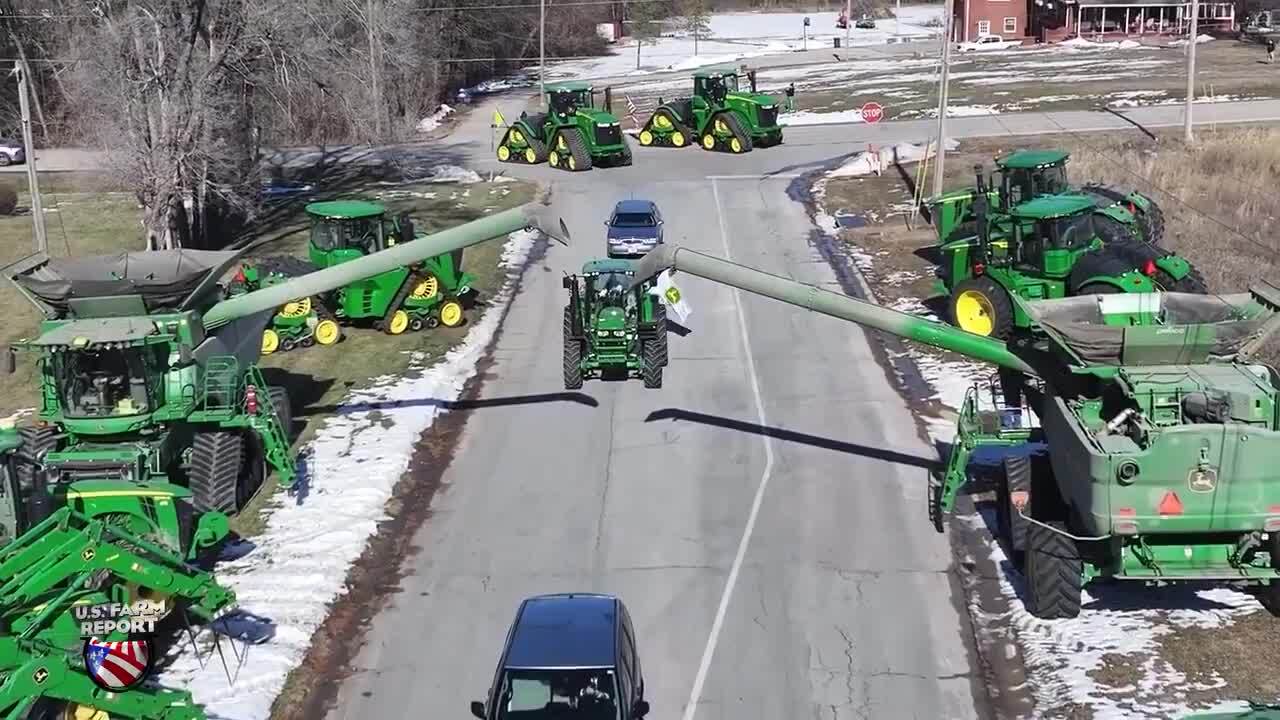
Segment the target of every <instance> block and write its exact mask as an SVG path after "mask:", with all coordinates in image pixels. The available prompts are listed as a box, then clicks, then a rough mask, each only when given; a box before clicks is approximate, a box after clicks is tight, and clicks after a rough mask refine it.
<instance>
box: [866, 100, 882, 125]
mask: <svg viewBox="0 0 1280 720" xmlns="http://www.w3.org/2000/svg"><path fill="white" fill-rule="evenodd" d="M860 112H861V113H862V119H863V120H864V121H865V122H869V123H877V122H880V118H883V117H884V108H883V107H881V105H880V103H878V102H869V103H867V104H866V105H863V106H862V110H861V111H860Z"/></svg>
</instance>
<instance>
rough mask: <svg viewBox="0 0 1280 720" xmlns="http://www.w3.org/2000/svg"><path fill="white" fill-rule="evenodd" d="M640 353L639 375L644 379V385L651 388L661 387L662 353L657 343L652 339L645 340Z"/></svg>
mask: <svg viewBox="0 0 1280 720" xmlns="http://www.w3.org/2000/svg"><path fill="white" fill-rule="evenodd" d="M641 355H642V358H641V362H642V366H641V368H640V377H641V378H643V379H644V386H645V387H646V388H651V389H656V388H660V387H662V355H661V354H660V350H659V348H658V344H657V343H656V342H654V341H653V340H648V341H645V342H644V343H643V347H642V349H641Z"/></svg>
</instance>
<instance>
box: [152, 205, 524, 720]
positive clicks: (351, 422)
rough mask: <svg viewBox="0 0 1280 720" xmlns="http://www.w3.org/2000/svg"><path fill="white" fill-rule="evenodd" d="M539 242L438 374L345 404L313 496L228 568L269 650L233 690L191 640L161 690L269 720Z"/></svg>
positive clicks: (386, 383) (316, 447)
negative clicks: (267, 626)
mask: <svg viewBox="0 0 1280 720" xmlns="http://www.w3.org/2000/svg"><path fill="white" fill-rule="evenodd" d="M535 238H536V234H534V233H531V232H525V231H520V232H516V233H513V234H512V235H511V236H510V239H509V240H508V242H507V245H506V248H505V249H504V251H503V254H502V264H503V266H504V267H505V268H506V269H507V281H506V284H505V285H504V287H503V289H502V290H501V291H500V292H499V293H498V294H497V296H496V297H495V298H494V303H493V304H492V305H491V306H490V307H489V309H488V310H486V311H485V313H484V315H483V316H482V317H481V318H480V319H479V320H478V321H477V322H476V324H475V326H474V327H473V328H472V329H471V331H470V332H468V333H467V337H466V339H465V341H464V342H463V343H462V344H461V345H460V346H458V347H457V348H455V349H454V350H451V351H449V352H448V353H447V354H446V355H445V356H444V358H443V359H441V361H440V362H439V363H438V364H435V365H432V366H427V365H426V361H427V360H428V359H427V358H425V357H422V356H416V357H415V358H414V366H413V367H411V370H410V372H409V373H407V374H405V375H404V376H400V377H392V376H388V377H383V378H378V379H377V380H376V381H375V385H374V386H373V387H372V388H370V389H368V390H361V391H357V392H354V393H352V394H351V395H350V396H348V397H347V398H346V399H345V400H344V401H343V403H342V406H341V407H339V408H338V410H337V411H336V413H335V414H334V416H333V417H331V418H329V419H328V420H327V421H326V422H325V424H324V426H323V427H321V428H320V430H319V432H318V433H317V434H316V437H315V439H314V440H312V441H311V442H310V443H308V445H307V447H306V448H305V450H304V458H305V464H304V468H303V474H304V476H303V477H302V478H301V482H303V483H304V484H305V485H304V486H305V488H306V494H305V499H304V500H297V499H294V498H292V497H286V496H284V495H280V496H277V497H276V498H275V499H274V500H273V503H272V505H273V506H272V507H271V508H270V514H269V516H268V517H267V526H266V529H265V530H264V531H263V532H262V534H261V535H259V536H258V537H255V538H253V542H254V543H255V547H254V548H253V550H252V551H251V552H249V554H248V555H245V556H244V557H242V558H239V559H236V560H232V561H229V562H225V563H220V564H219V565H218V579H219V580H220V581H221V582H222V583H224V584H225V585H227V586H228V587H230V588H231V589H232V590H234V591H235V593H236V597H237V599H238V600H239V603H240V606H241V607H242V608H243V609H244V610H246V611H248V612H250V613H253V614H254V615H257V616H259V617H262V618H267V619H269V620H270V621H271V622H272V623H274V626H275V632H274V635H273V636H272V637H271V638H270V639H268V640H267V641H266V642H265V643H263V644H261V645H256V646H254V647H253V648H251V649H248V651H247V652H242V658H243V665H242V667H240V669H239V673H238V683H237V684H236V685H234V686H229V685H228V683H227V678H226V676H225V675H224V670H223V667H222V663H221V662H219V661H218V660H217V659H214V658H207V657H206V658H205V660H204V662H205V666H204V667H203V668H202V667H201V666H200V662H199V660H198V659H197V658H196V657H195V655H194V653H192V652H191V650H190V646H189V644H188V645H187V646H185V647H184V648H183V650H182V651H181V653H180V655H179V656H178V657H177V658H176V659H175V661H174V663H173V665H171V666H170V667H169V668H167V669H166V670H165V671H164V672H163V673H161V674H160V675H159V678H158V679H159V681H160V682H162V683H165V684H167V685H171V686H175V687H187V688H188V689H190V690H191V692H192V694H193V695H194V696H195V699H196V701H197V702H199V703H202V704H204V705H205V707H206V711H207V712H208V713H209V714H210V716H211V717H226V718H236V720H267V718H268V717H269V716H270V714H271V705H272V703H273V702H274V701H275V699H276V696H277V695H278V694H279V692H280V689H281V688H282V687H283V686H284V680H285V676H286V675H287V674H288V673H289V671H290V670H292V669H293V668H295V667H297V666H298V664H299V663H300V662H301V661H302V658H303V656H304V655H305V654H306V652H307V649H308V647H309V646H310V644H311V637H312V634H313V633H314V632H315V631H316V629H317V628H318V627H319V626H320V624H321V623H322V622H323V621H324V619H325V617H326V616H327V615H328V612H329V606H330V604H331V603H333V602H335V601H336V600H337V599H338V598H339V597H341V596H342V595H343V594H344V592H345V587H344V583H345V581H346V577H347V572H348V570H349V568H350V567H351V564H352V563H354V562H355V561H356V559H357V558H359V556H360V554H361V553H362V552H363V550H364V547H365V544H366V543H367V542H368V540H369V538H370V537H371V536H372V535H373V534H374V532H376V530H377V526H378V523H379V522H381V521H383V520H386V519H387V517H388V516H387V513H386V503H387V501H388V500H389V499H390V498H391V493H392V490H393V488H394V487H395V485H396V483H397V482H398V481H399V479H400V477H401V476H402V475H403V474H404V472H405V469H406V468H407V467H408V464H409V460H410V458H411V457H412V454H413V449H414V445H415V443H416V442H417V440H418V438H419V437H420V436H421V435H422V433H423V431H425V430H426V429H427V428H428V427H430V426H431V425H432V423H433V422H434V421H435V419H436V418H437V417H439V415H440V414H441V413H444V412H446V410H445V409H444V408H443V407H442V406H443V404H444V403H446V402H448V401H452V400H455V399H457V397H458V395H459V394H460V393H461V392H462V389H463V386H464V384H465V383H466V382H467V380H468V379H470V378H471V377H472V376H473V375H475V373H476V363H477V361H478V360H479V359H480V356H481V355H482V354H483V353H484V351H485V348H486V347H487V346H488V345H489V341H490V340H491V339H492V338H493V335H494V333H495V331H496V330H497V328H498V322H499V320H500V319H501V315H502V311H503V308H504V307H505V306H506V305H507V303H508V302H509V301H510V299H511V296H512V292H513V291H514V282H515V279H516V277H517V275H518V273H519V269H520V267H521V266H522V265H523V263H524V261H525V259H526V258H528V255H529V252H530V250H531V249H532V248H533V245H534V240H535ZM424 400H425V402H424ZM318 538H323V542H317V541H316V540H317V539H318ZM233 617H234V616H233ZM210 638H211V631H209V630H207V629H206V630H204V631H202V633H201V635H200V637H199V638H197V641H198V642H203V643H206V644H208V643H210V642H211V640H210ZM203 652H204V653H205V654H208V652H209V650H207V649H206V650H204V651H203ZM228 662H229V664H233V663H235V662H236V661H235V660H229V661H228Z"/></svg>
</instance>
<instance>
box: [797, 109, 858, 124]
mask: <svg viewBox="0 0 1280 720" xmlns="http://www.w3.org/2000/svg"><path fill="white" fill-rule="evenodd" d="M860 122H863V120H862V111H861V110H840V111H838V112H829V113H820V112H811V111H809V110H801V111H799V112H793V113H785V114H783V115H779V116H778V124H779V125H838V124H841V123H860Z"/></svg>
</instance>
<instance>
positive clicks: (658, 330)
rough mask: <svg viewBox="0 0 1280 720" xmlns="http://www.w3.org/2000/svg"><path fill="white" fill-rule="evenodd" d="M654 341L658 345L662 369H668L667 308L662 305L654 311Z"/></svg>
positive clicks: (659, 304)
mask: <svg viewBox="0 0 1280 720" xmlns="http://www.w3.org/2000/svg"><path fill="white" fill-rule="evenodd" d="M653 317H654V322H653V340H654V342H655V343H657V345H658V347H659V348H660V349H659V350H658V354H659V355H660V356H661V357H662V367H666V366H667V364H668V362H669V361H670V357H669V354H668V349H667V307H666V306H665V305H663V304H662V303H658V306H657V307H656V308H654V311H653Z"/></svg>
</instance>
